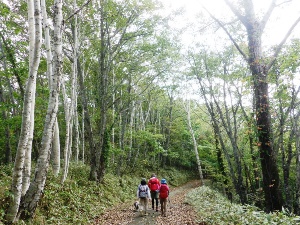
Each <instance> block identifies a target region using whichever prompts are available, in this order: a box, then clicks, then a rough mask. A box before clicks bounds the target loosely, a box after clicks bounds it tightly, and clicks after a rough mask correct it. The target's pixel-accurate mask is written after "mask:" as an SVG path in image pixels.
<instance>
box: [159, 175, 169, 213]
mask: <svg viewBox="0 0 300 225" xmlns="http://www.w3.org/2000/svg"><path fill="white" fill-rule="evenodd" d="M160 183H161V185H160V188H159V199H160V207H161V215H162V216H166V212H167V202H168V197H169V193H170V188H169V186H168V184H167V181H166V179H161V181H160Z"/></svg>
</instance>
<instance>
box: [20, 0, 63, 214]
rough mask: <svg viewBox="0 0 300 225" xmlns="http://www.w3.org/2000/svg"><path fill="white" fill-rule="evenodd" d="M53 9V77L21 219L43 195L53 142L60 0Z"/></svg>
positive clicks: (59, 53) (59, 66)
mask: <svg viewBox="0 0 300 225" xmlns="http://www.w3.org/2000/svg"><path fill="white" fill-rule="evenodd" d="M53 9H54V12H53V14H54V21H53V26H54V39H53V40H55V42H54V47H53V70H54V71H53V77H52V78H51V79H52V81H53V82H51V88H50V95H49V104H48V109H47V114H46V119H45V125H44V131H43V137H42V143H41V148H40V152H39V157H38V160H37V166H36V169H35V173H34V179H33V181H32V182H31V184H30V186H29V189H28V191H27V193H26V195H25V196H24V198H23V199H22V202H21V204H20V208H19V212H18V216H20V217H21V218H22V219H28V218H32V216H33V215H34V212H35V210H36V207H37V205H38V202H39V201H40V198H41V195H42V193H43V190H44V186H45V182H46V178H47V172H48V168H49V159H50V153H51V144H52V141H53V135H54V126H55V121H56V116H57V111H58V96H59V82H60V76H61V70H62V37H61V32H62V0H55V1H54V7H53Z"/></svg>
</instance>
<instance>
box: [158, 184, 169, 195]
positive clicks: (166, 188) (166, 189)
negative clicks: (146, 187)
mask: <svg viewBox="0 0 300 225" xmlns="http://www.w3.org/2000/svg"><path fill="white" fill-rule="evenodd" d="M169 190H170V189H169V186H168V185H167V184H161V186H160V188H159V198H167V197H168V196H169Z"/></svg>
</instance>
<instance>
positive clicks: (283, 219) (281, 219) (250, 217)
mask: <svg viewBox="0 0 300 225" xmlns="http://www.w3.org/2000/svg"><path fill="white" fill-rule="evenodd" d="M186 201H187V202H188V203H189V204H192V205H193V206H194V207H195V208H196V210H197V212H198V215H199V220H200V221H201V222H202V223H205V224H218V225H228V224H236V225H244V224H251V225H260V224H266V225H269V224H278V225H279V224H280V225H296V224H299V222H300V217H297V216H295V215H292V214H291V213H289V212H288V211H287V210H283V211H282V212H275V213H270V214H267V213H264V212H262V211H260V210H259V209H258V208H257V207H254V206H251V205H244V206H242V205H238V204H234V203H232V204H231V203H230V202H229V201H228V200H227V199H226V198H225V197H224V196H223V195H221V194H220V193H219V192H217V191H214V190H212V189H210V188H209V187H208V186H202V187H198V188H196V189H194V190H193V191H191V192H189V193H188V194H187V196H186Z"/></svg>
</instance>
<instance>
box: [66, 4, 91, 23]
mask: <svg viewBox="0 0 300 225" xmlns="http://www.w3.org/2000/svg"><path fill="white" fill-rule="evenodd" d="M90 2H91V0H88V1H87V2H86V3H84V4H83V5H82V6H81V7H80V8H79V9H77V10H76V11H75V12H74V13H73V14H72V15H71V16H69V17H68V18H67V19H65V22H66V21H68V20H69V19H71V18H72V17H73V16H75V15H76V14H77V13H79V12H80V11H81V10H82V9H83V8H84V7H85V6H87V5H88V4H89V3H90Z"/></svg>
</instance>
